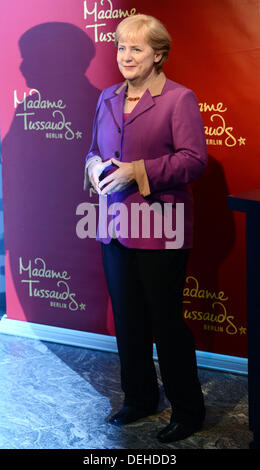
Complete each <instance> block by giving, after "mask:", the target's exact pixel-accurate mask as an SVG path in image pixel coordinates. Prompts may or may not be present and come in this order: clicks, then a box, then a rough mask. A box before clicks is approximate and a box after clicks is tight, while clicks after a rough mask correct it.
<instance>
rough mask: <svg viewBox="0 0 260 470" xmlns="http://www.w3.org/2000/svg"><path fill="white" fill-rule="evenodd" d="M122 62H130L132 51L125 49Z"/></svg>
mask: <svg viewBox="0 0 260 470" xmlns="http://www.w3.org/2000/svg"><path fill="white" fill-rule="evenodd" d="M124 60H125V61H126V62H130V61H131V60H132V51H131V50H130V49H129V50H128V49H126V50H125V54H124Z"/></svg>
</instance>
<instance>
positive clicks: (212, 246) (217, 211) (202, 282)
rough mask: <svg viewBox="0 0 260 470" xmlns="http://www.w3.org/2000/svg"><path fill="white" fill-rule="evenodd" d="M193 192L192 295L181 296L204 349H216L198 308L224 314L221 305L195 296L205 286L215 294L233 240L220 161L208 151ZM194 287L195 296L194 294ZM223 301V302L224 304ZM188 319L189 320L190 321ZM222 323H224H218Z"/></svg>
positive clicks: (212, 333) (212, 334)
mask: <svg viewBox="0 0 260 470" xmlns="http://www.w3.org/2000/svg"><path fill="white" fill-rule="evenodd" d="M192 189H193V195H194V238H193V249H192V252H191V257H190V262H189V269H188V276H192V277H193V278H196V280H197V283H196V281H195V280H194V279H191V278H189V280H188V282H186V287H188V288H189V289H190V290H191V289H193V294H194V297H193V298H192V297H184V300H186V301H191V303H190V304H189V303H184V312H185V310H186V309H188V310H189V312H191V311H192V310H193V311H195V312H196V313H195V314H192V313H190V314H189V316H188V323H189V325H190V326H191V327H193V326H194V331H196V337H197V338H198V341H199V338H203V340H202V343H203V348H200V347H199V348H198V349H203V350H204V351H215V350H216V347H215V341H216V337H217V333H216V332H214V331H213V330H212V331H203V327H204V321H201V319H200V317H199V315H198V313H197V312H203V313H205V312H206V313H207V312H209V313H210V314H213V315H219V314H223V307H221V306H220V305H218V304H216V305H215V306H212V304H213V302H214V301H215V300H216V299H214V298H213V299H212V300H211V299H210V298H209V299H206V300H205V298H203V293H202V292H201V296H202V297H201V298H199V297H198V291H199V290H208V291H210V292H211V293H213V292H215V293H216V294H218V292H219V291H221V290H222V289H223V287H222V286H221V285H220V283H219V269H220V267H221V265H222V264H223V262H224V261H225V259H226V258H227V256H228V254H229V253H230V251H231V250H232V248H233V245H234V242H235V223H234V215H233V213H232V211H230V210H229V209H228V206H227V196H228V195H229V190H228V185H227V182H226V178H225V174H224V170H223V168H222V166H221V164H220V163H219V162H218V161H217V160H216V159H215V158H214V157H212V156H211V155H209V157H208V166H207V168H206V170H205V172H204V173H203V174H202V175H201V177H200V178H198V180H196V181H195V182H194V183H193V184H192ZM196 289H197V296H195V294H196ZM225 302H226V301H223V302H222V303H223V304H224V305H225ZM195 316H196V319H195ZM189 320H191V321H189ZM205 323H206V324H207V325H212V326H215V327H217V326H220V324H218V323H214V322H211V321H208V322H205ZM221 326H223V325H221Z"/></svg>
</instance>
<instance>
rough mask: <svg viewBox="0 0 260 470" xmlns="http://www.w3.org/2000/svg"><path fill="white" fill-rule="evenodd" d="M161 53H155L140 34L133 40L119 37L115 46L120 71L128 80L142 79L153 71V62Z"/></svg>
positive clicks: (158, 59)
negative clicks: (116, 46)
mask: <svg viewBox="0 0 260 470" xmlns="http://www.w3.org/2000/svg"><path fill="white" fill-rule="evenodd" d="M160 59H161V54H156V53H155V52H154V50H153V49H152V47H151V46H150V45H149V44H148V42H147V41H146V40H145V38H144V36H143V35H142V34H138V35H136V37H135V38H134V39H133V40H129V39H127V38H120V40H119V42H118V48H117V63H118V67H119V70H120V72H121V73H122V75H123V76H124V78H125V79H127V80H129V81H138V82H139V81H140V82H142V81H144V80H146V79H147V78H148V77H149V76H151V75H152V74H153V73H155V68H154V63H155V62H159V61H160Z"/></svg>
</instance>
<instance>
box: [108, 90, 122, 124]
mask: <svg viewBox="0 0 260 470" xmlns="http://www.w3.org/2000/svg"><path fill="white" fill-rule="evenodd" d="M125 90H126V83H123V85H121V87H120V89H119V90H117V91H119V93H116V94H114V96H112V97H109V98H106V99H105V102H106V105H107V107H108V108H109V109H110V112H111V114H112V116H113V118H114V121H115V123H116V125H117V127H122V125H123V112H124V102H125Z"/></svg>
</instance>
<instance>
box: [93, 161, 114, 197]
mask: <svg viewBox="0 0 260 470" xmlns="http://www.w3.org/2000/svg"><path fill="white" fill-rule="evenodd" d="M111 163H112V162H111V160H107V161H106V162H97V161H94V162H92V163H90V164H89V167H88V176H89V179H90V182H91V184H92V186H93V188H94V189H95V190H96V191H97V193H98V194H100V193H101V191H100V189H99V177H100V175H101V173H103V171H104V169H105V168H106V167H107V166H110V165H111Z"/></svg>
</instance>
